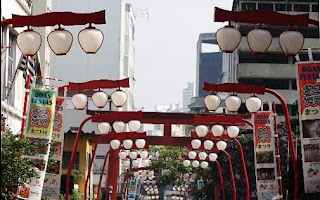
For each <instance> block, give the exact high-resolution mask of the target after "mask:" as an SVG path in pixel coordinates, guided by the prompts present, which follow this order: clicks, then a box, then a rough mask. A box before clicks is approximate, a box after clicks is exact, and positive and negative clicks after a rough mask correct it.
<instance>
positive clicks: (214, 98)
mask: <svg viewBox="0 0 320 200" xmlns="http://www.w3.org/2000/svg"><path fill="white" fill-rule="evenodd" d="M220 103H221V99H220V97H219V96H218V95H215V94H210V95H208V96H206V97H205V98H204V104H205V105H206V107H207V109H208V110H209V111H215V110H217V108H219V105H220Z"/></svg>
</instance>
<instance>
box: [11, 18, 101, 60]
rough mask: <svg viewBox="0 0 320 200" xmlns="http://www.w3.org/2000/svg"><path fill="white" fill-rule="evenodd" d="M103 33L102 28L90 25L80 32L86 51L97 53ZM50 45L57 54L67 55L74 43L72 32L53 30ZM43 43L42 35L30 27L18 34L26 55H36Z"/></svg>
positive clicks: (18, 43)
mask: <svg viewBox="0 0 320 200" xmlns="http://www.w3.org/2000/svg"><path fill="white" fill-rule="evenodd" d="M103 38H104V36H103V33H102V31H101V30H99V29H96V28H95V27H93V26H91V24H90V25H89V27H86V28H84V29H82V30H81V31H80V32H79V34H78V41H79V44H80V46H81V48H82V49H83V51H84V52H86V53H87V54H95V53H96V52H97V51H98V50H99V49H100V47H101V45H102V43H103ZM47 41H48V44H49V47H50V48H51V50H52V51H53V53H55V54H56V55H66V54H67V53H68V52H69V50H70V48H71V45H72V43H73V36H72V34H71V33H70V32H69V31H67V30H65V29H64V28H61V27H60V25H59V28H57V29H55V30H53V31H52V32H50V33H49V35H48V37H47ZM41 43H42V38H41V35H40V34H39V33H38V32H36V31H34V30H33V29H31V28H29V27H28V29H27V30H25V31H23V32H21V33H20V34H19V35H18V36H17V45H18V48H19V49H20V51H21V52H22V54H23V55H25V56H34V55H35V54H37V52H38V51H39V49H40V46H41Z"/></svg>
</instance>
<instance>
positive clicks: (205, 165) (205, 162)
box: [201, 161, 209, 169]
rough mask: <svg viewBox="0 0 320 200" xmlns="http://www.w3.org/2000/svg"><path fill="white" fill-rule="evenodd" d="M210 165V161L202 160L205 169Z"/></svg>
mask: <svg viewBox="0 0 320 200" xmlns="http://www.w3.org/2000/svg"><path fill="white" fill-rule="evenodd" d="M208 166H209V163H208V162H207V161H202V162H201V167H202V168H203V169H206V168H207V167H208Z"/></svg>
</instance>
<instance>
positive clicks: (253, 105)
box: [246, 96, 262, 113]
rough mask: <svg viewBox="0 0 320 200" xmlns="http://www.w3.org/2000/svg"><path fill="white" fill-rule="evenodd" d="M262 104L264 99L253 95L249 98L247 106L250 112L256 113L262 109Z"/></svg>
mask: <svg viewBox="0 0 320 200" xmlns="http://www.w3.org/2000/svg"><path fill="white" fill-rule="evenodd" d="M261 106H262V101H261V99H260V98H258V97H255V96H252V97H249V98H247V100H246V107H247V109H248V111H249V112H250V113H256V112H258V111H259V110H260V108H261Z"/></svg>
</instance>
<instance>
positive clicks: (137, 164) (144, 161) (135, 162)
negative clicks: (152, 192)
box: [123, 159, 153, 180]
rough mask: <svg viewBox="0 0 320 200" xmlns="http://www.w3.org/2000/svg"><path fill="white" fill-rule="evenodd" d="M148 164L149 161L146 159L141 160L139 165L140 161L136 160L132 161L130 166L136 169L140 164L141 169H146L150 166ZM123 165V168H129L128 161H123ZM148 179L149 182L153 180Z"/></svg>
mask: <svg viewBox="0 0 320 200" xmlns="http://www.w3.org/2000/svg"><path fill="white" fill-rule="evenodd" d="M150 162H151V161H150V160H148V159H143V160H141V163H140V160H138V159H136V160H132V166H133V167H134V168H137V167H139V165H140V164H141V165H142V166H143V167H148V166H149V165H150ZM123 165H124V166H125V167H129V166H130V160H128V159H126V160H124V161H123ZM148 179H149V180H152V179H153V178H151V177H148Z"/></svg>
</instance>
